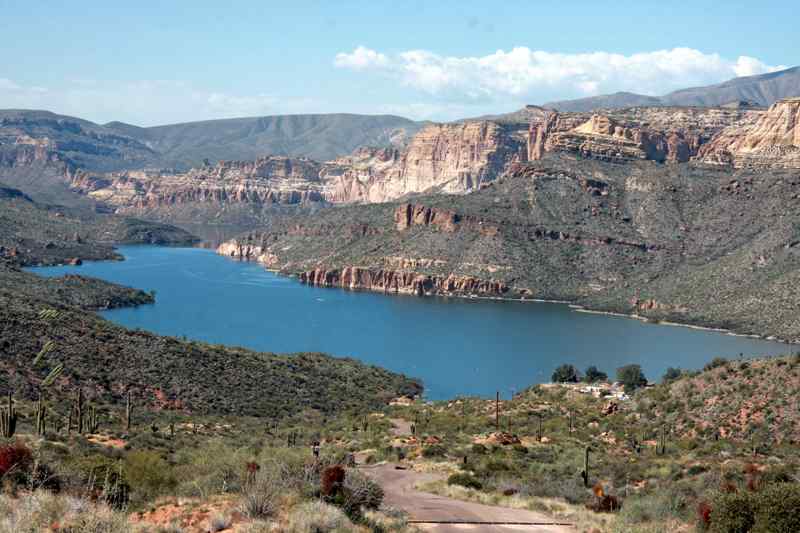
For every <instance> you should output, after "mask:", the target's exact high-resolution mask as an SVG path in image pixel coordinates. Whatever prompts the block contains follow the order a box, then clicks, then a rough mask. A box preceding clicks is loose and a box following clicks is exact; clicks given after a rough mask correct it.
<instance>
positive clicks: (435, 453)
mask: <svg viewBox="0 0 800 533" xmlns="http://www.w3.org/2000/svg"><path fill="white" fill-rule="evenodd" d="M446 453H447V450H445V448H444V446H442V445H441V444H431V445H430V446H425V447H424V448H423V449H422V456H423V457H426V458H430V457H444V456H445V455H446Z"/></svg>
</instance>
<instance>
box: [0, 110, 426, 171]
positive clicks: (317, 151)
mask: <svg viewBox="0 0 800 533" xmlns="http://www.w3.org/2000/svg"><path fill="white" fill-rule="evenodd" d="M419 127H420V125H419V124H418V123H416V122H413V121H411V120H408V119H405V118H402V117H396V116H391V115H352V114H344V113H340V114H329V115H286V116H280V115H278V116H269V117H252V118H237V119H225V120H209V121H202V122H189V123H185V124H172V125H166V126H154V127H148V128H142V127H138V126H133V125H130V124H124V123H121V122H111V123H108V124H105V125H100V124H95V123H93V122H90V121H88V120H83V119H79V118H75V117H69V116H64V115H57V114H55V113H50V112H48V111H33V110H15V109H10V110H0V146H4V145H5V146H9V145H14V144H15V143H16V142H18V141H19V140H20V139H23V140H25V139H33V140H36V142H45V143H47V144H48V145H49V147H50V148H51V149H53V150H54V151H56V152H58V153H59V154H60V155H61V156H62V157H63V158H64V159H67V160H69V161H71V162H72V163H73V164H75V166H77V167H79V168H81V169H84V170H88V171H93V172H111V171H120V170H131V169H141V168H145V167H147V168H176V169H178V170H181V171H185V170H188V169H189V168H191V167H197V166H200V165H201V164H202V163H203V160H204V159H212V160H216V159H255V158H257V157H260V156H263V155H265V154H275V155H284V156H291V157H312V158H315V159H319V160H328V159H333V158H335V157H337V156H340V155H344V154H348V153H350V152H352V151H353V150H354V149H356V148H357V147H359V146H364V145H372V146H390V145H391V146H402V145H403V144H404V143H405V141H406V138H407V137H409V136H410V135H413V133H414V132H416V131H417V130H418V129H419Z"/></svg>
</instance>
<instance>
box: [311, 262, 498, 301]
mask: <svg viewBox="0 0 800 533" xmlns="http://www.w3.org/2000/svg"><path fill="white" fill-rule="evenodd" d="M298 279H299V280H300V282H301V283H305V284H308V285H314V286H317V287H339V288H343V289H350V290H369V291H376V292H392V293H397V294H414V295H417V296H424V295H434V294H437V295H453V296H455V295H458V296H484V297H485V296H496V297H500V296H503V295H505V294H506V293H507V292H508V291H509V288H508V286H507V285H506V284H505V283H503V282H501V281H495V280H485V279H477V278H474V277H471V276H457V275H453V274H451V275H448V276H446V277H440V276H432V275H427V274H418V273H415V272H409V271H397V270H383V269H369V268H362V267H345V268H343V269H341V270H328V269H325V268H317V269H314V270H309V271H307V272H301V273H300V274H299V275H298Z"/></svg>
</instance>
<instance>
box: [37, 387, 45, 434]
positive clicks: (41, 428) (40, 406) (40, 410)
mask: <svg viewBox="0 0 800 533" xmlns="http://www.w3.org/2000/svg"><path fill="white" fill-rule="evenodd" d="M46 431H47V405H45V403H44V398H43V397H42V395H41V394H40V395H39V400H38V401H37V402H36V433H37V434H38V435H40V436H44V434H45V432H46Z"/></svg>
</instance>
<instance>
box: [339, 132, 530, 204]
mask: <svg viewBox="0 0 800 533" xmlns="http://www.w3.org/2000/svg"><path fill="white" fill-rule="evenodd" d="M526 135H527V134H526V131H525V128H524V127H523V128H520V127H519V126H517V125H503V124H499V123H496V122H491V121H476V122H464V123H455V124H433V125H430V126H427V127H425V128H423V129H422V130H421V131H420V132H418V133H417V134H416V135H415V136H414V137H413V138H412V139H411V140H410V142H409V145H408V147H407V148H406V149H405V150H403V151H397V150H389V151H387V150H377V151H374V150H361V151H357V152H356V153H355V154H354V155H352V156H349V157H344V158H339V159H337V160H336V161H334V162H332V163H330V164H328V165H327V168H326V169H325V170H324V171H323V176H324V177H325V178H327V179H329V180H330V182H331V187H332V191H331V192H330V193H329V196H328V198H329V199H330V200H331V201H333V202H364V203H370V202H385V201H388V200H393V199H396V198H400V197H402V196H405V195H407V194H411V193H420V192H426V191H438V192H445V193H466V192H471V191H474V190H477V189H478V188H480V186H481V185H482V184H484V183H486V182H489V181H492V180H494V179H495V178H496V177H497V176H500V175H502V174H503V173H505V172H506V171H507V170H508V168H509V166H510V165H512V164H513V163H515V162H520V161H526V160H527V158H528V149H527V138H526Z"/></svg>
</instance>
